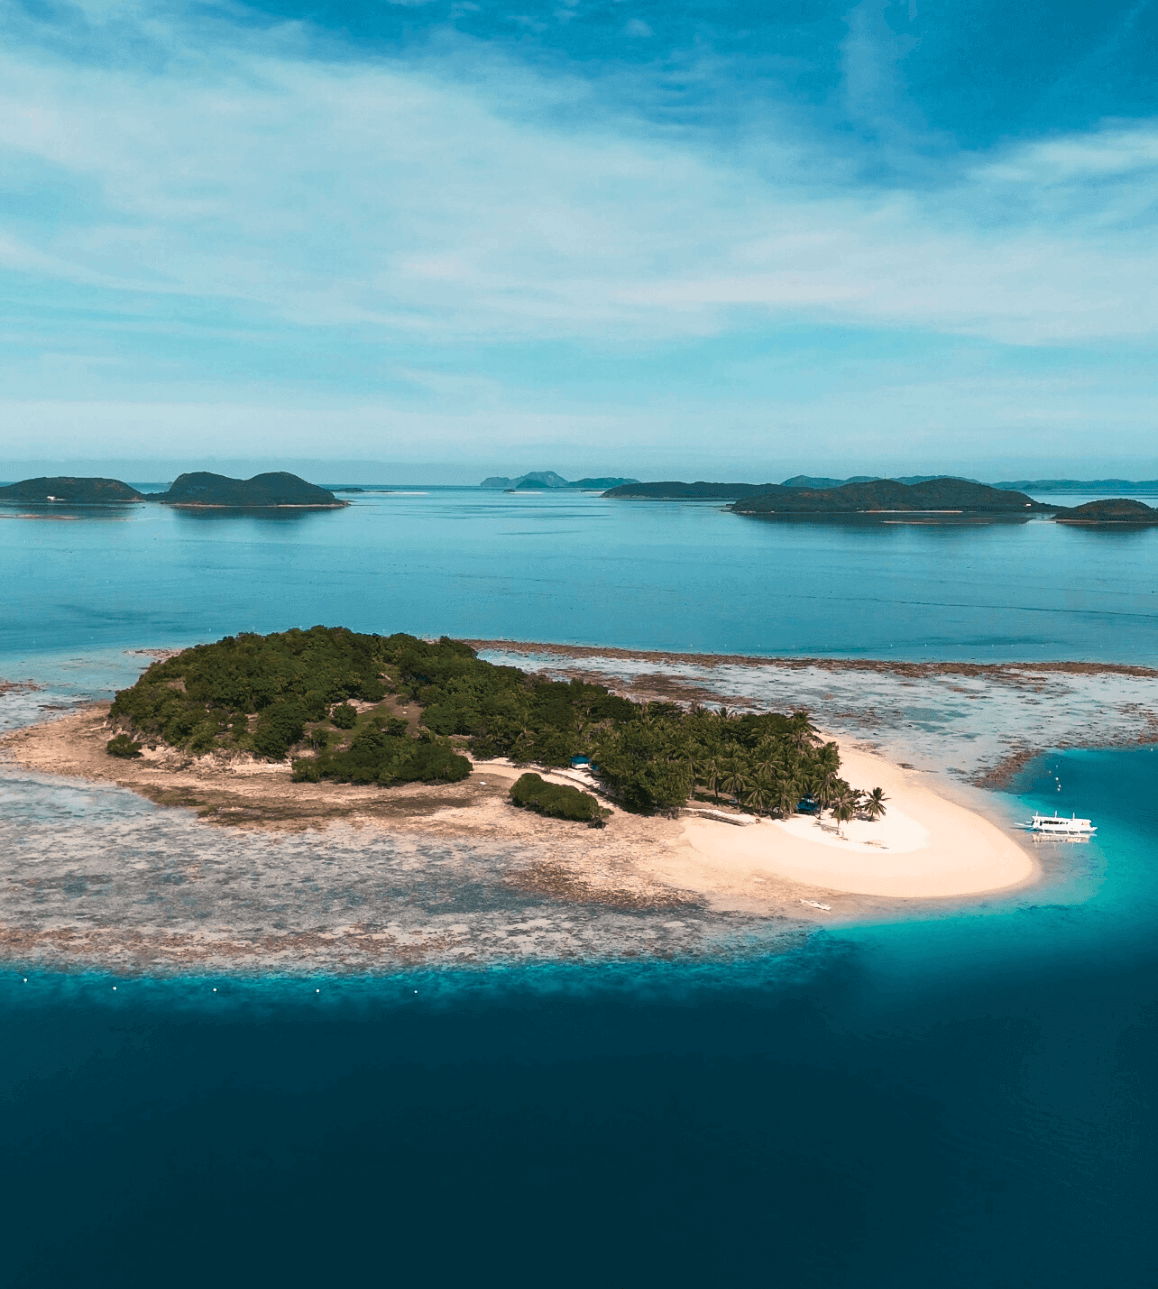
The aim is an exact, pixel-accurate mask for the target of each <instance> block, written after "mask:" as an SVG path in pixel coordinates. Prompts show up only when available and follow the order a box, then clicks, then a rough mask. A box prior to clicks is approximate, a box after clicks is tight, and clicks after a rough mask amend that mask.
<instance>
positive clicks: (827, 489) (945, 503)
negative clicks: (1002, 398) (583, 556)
mask: <svg viewBox="0 0 1158 1289" xmlns="http://www.w3.org/2000/svg"><path fill="white" fill-rule="evenodd" d="M603 495H604V496H605V497H611V498H634V499H646V500H692V501H694V500H704V501H712V500H715V501H730V502H731V503H732V504H731V505H730V506H729V507H728V509H729V510H731V511H733V512H734V513H735V514H738V515H752V516H756V517H759V518H763V519H867V520H878V521H879V520H886V521H888V520H894V521H897V520H899V521H900V522H905V521H909V522H911V521H914V520H918V519H919V520H921V521H922V522H934V523H935V522H943V521H949V522H952V521H959V520H961V519H973V520H984V519H990V520H992V519H1028V518H1030V517H1032V516H1034V515H1051V516H1053V517H1054V518H1055V519H1056V520H1058V521H1059V522H1062V523H1073V524H1098V525H1101V524H1119V525H1120V524H1133V525H1140V524H1154V523H1158V509H1155V508H1153V507H1150V506H1147V505H1146V504H1145V503H1144V502H1141V501H1135V500H1130V499H1127V498H1111V499H1108V500H1102V501H1095V502H1088V503H1086V504H1085V505H1083V506H1076V507H1067V506H1058V505H1047V504H1045V503H1044V502H1040V501H1035V500H1034V499H1033V498H1032V497H1030V496H1028V495H1027V494H1026V493H1024V492H1021V491H1019V490H1017V489H1014V488H1007V487H1003V486H1000V485H999V486H996V487H995V486H993V485H990V484H986V483H978V482H976V481H975V480H973V479H959V478H953V477H949V476H941V477H936V476H934V477H928V476H912V477H909V478H907V479H870V478H855V479H849V480H844V481H840V480H834V479H823V478H813V477H810V476H805V475H798V476H796V477H795V478H793V479H787V480H785V482H784V483H706V482H702V481H701V482H696V483H683V482H680V481H670V482H664V483H634V484H623V485H620V486H617V487H615V488H610V489H608V490H607V491H606V492H604V494H603Z"/></svg>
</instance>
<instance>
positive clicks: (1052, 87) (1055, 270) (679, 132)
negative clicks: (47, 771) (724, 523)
mask: <svg viewBox="0 0 1158 1289" xmlns="http://www.w3.org/2000/svg"><path fill="white" fill-rule="evenodd" d="M1156 31H1158V0H1129V2H1123V3H1118V2H1117V0H1104V2H1103V3H1100V4H1097V5H1093V4H1090V3H1089V2H1088V0H1081V2H1080V3H1070V2H1069V0H1055V2H1052V3H1044V0H1027V2H1026V3H1022V4H1020V5H1016V6H1013V5H1009V4H1008V3H1000V4H999V3H996V0H938V2H937V3H932V2H930V0H899V2H897V0H894V2H892V3H890V2H889V0H863V2H862V3H860V4H855V5H852V6H850V5H848V4H847V3H829V2H827V0H762V3H759V4H757V3H754V0H733V2H731V3H727V4H724V3H720V2H719V0H689V2H688V3H683V4H680V3H672V2H671V0H667V3H663V4H660V3H653V2H652V0H549V2H548V0H543V2H540V0H535V2H534V3H525V4H523V3H518V0H515V2H514V3H513V4H512V3H488V2H487V0H429V3H422V2H421V0H405V2H401V3H389V2H382V0H380V2H378V3H374V4H366V3H355V2H354V0H321V3H317V4H311V5H308V6H307V5H306V4H305V3H298V2H297V0H281V2H280V3H278V2H275V0H270V3H268V4H266V5H264V6H246V5H243V4H236V3H214V2H213V0H208V2H206V3H197V4H182V3H173V4H166V3H148V2H138V0H86V2H85V3H80V4H72V3H57V2H55V0H26V2H24V3H11V2H10V0H0V330H2V334H3V343H2V344H0V475H3V476H4V477H7V478H16V477H21V474H22V473H42V472H43V473H53V472H66V471H67V470H69V469H71V468H79V467H80V466H84V467H85V468H86V469H87V470H88V471H89V472H93V473H96V472H100V471H99V469H98V467H101V466H102V465H103V466H105V467H107V468H108V469H109V470H110V471H112V470H113V467H115V466H117V465H118V464H119V465H120V466H123V467H125V469H124V471H123V472H122V475H121V477H136V478H151V477H156V478H167V477H171V475H172V474H173V473H175V472H176V471H177V470H178V468H195V467H200V468H210V469H212V468H215V463H216V468H220V469H225V470H226V472H229V469H228V467H229V465H230V463H233V464H234V465H235V466H236V465H239V464H242V463H244V465H245V466H246V468H250V467H252V468H253V469H257V468H279V467H280V466H282V465H284V464H286V463H289V462H308V463H310V464H311V467H312V468H314V469H315V474H316V473H318V472H319V471H320V473H321V474H327V473H329V471H328V470H327V468H326V467H327V465H328V464H332V466H333V468H334V470H335V471H338V472H339V473H341V472H345V473H346V477H347V480H348V481H351V482H356V481H358V479H357V478H355V477H354V476H355V475H356V476H357V477H358V478H367V479H368V478H370V477H372V476H378V477H379V478H380V479H381V480H382V481H385V479H386V478H399V479H402V478H412V479H415V478H422V479H425V480H426V481H429V482H459V481H461V482H475V481H477V480H478V479H481V478H482V477H483V476H484V475H487V474H511V475H514V474H519V473H522V472H523V471H526V470H533V469H553V470H557V471H559V472H560V473H562V474H564V475H567V476H568V477H578V476H581V475H609V474H611V475H630V476H634V477H638V478H652V479H655V478H717V479H718V478H731V479H751V480H755V481H764V480H767V479H779V478H785V477H788V476H789V475H792V474H796V473H798V472H807V473H813V474H825V475H837V476H841V475H845V474H877V473H881V474H888V473H918V474H924V473H936V472H940V471H945V472H948V473H961V474H968V475H970V476H973V477H978V478H989V479H999V478H1000V479H1008V478H1025V477H1028V478H1033V477H1062V476H1071V477H1100V476H1106V475H1119V476H1124V477H1127V478H1154V477H1158V433H1156V430H1158V425H1156V420H1158V417H1156V413H1155V407H1156V404H1155V392H1156V390H1155V387H1156V383H1158V380H1156V371H1158V368H1156V364H1155V361H1154V346H1155V339H1156V334H1155V333H1156V332H1158V309H1156V308H1155V306H1154V303H1153V301H1154V298H1155V295H1156V294H1158V292H1156V289H1155V284H1156V281H1158V273H1156V270H1158V237H1156V236H1155V233H1156V227H1155V226H1156V224H1158V201H1156V197H1158V186H1156V180H1158V78H1156V77H1155V76H1154V71H1153V69H1154V67H1155V66H1158V40H1156ZM315 463H317V464H316V466H315ZM113 472H114V473H115V471H113Z"/></svg>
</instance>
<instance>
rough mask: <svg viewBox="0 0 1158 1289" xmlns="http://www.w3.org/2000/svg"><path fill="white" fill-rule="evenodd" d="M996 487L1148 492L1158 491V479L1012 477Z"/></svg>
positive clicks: (1038, 489)
mask: <svg viewBox="0 0 1158 1289" xmlns="http://www.w3.org/2000/svg"><path fill="white" fill-rule="evenodd" d="M993 486H994V487H995V488H1016V489H1018V490H1019V491H1021V492H1028V491H1033V492H1118V493H1121V492H1146V493H1151V492H1153V493H1158V479H1012V480H1006V481H1005V482H1004V483H995V484H994V485H993Z"/></svg>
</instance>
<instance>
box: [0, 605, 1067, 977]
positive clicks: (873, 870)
mask: <svg viewBox="0 0 1158 1289" xmlns="http://www.w3.org/2000/svg"><path fill="white" fill-rule="evenodd" d="M486 652H487V653H488V654H489V656H488V657H483V656H482V653H483V650H482V649H481V648H480V647H479V646H477V645H475V644H473V643H468V642H465V641H456V640H451V639H448V638H446V637H443V638H441V639H439V640H423V639H418V638H416V637H414V636H410V635H405V634H397V635H391V636H381V635H366V634H360V633H356V632H352V631H347V630H345V629H343V628H329V627H315V628H311V629H310V630H307V631H298V630H293V631H286V632H279V633H274V634H271V635H265V636H259V635H250V634H242V635H238V636H234V637H226V638H224V639H222V640H218V641H216V642H215V643H212V644H205V645H199V646H196V647H193V648H188V649H184V650H182V651H180V652H175V653H173V654H171V655H168V656H158V657H156V658H155V659H154V660H153V661H151V662H150V664H149V665H148V666H147V667H146V668H145V670H144V671H143V673H142V675H141V676H140V678H139V679H138V680H137V681H136V683H135V684H133V685H131V686H129V687H128V688H127V689H124V690H122V691H121V692H120V693H119V694H118V695H117V696H116V698H115V699H114V700H113V702H111V703H107V702H105V703H93V704H87V705H85V706H84V707H82V708H81V709H80V710H76V711H73V712H71V713H69V714H65V715H63V716H61V717H60V718H58V719H50V720H47V721H45V722H43V723H40V724H36V725H31V726H26V727H24V728H21V729H17V730H14V731H12V732H10V733H9V734H7V735H5V736H4V737H3V739H0V756H2V757H3V758H4V759H6V760H7V761H8V763H9V765H10V766H19V767H24V768H25V769H26V770H28V771H31V772H32V773H33V774H34V775H36V776H37V777H38V778H39V777H40V776H63V778H62V779H61V785H62V790H63V791H75V790H76V787H75V785H76V783H77V782H81V783H83V782H86V781H87V782H89V783H96V784H99V785H103V786H105V787H108V788H118V789H121V790H128V791H129V792H132V793H135V794H138V795H140V796H142V797H144V798H147V799H148V800H149V801H151V802H153V803H155V804H156V805H157V806H160V807H165V808H170V809H171V810H172V816H171V819H172V821H171V822H168V821H167V820H166V818H162V817H160V816H158V817H155V818H154V819H152V820H140V822H139V825H138V823H131V824H129V825H128V826H129V828H130V830H132V831H133V835H134V836H136V838H137V840H136V841H134V842H132V843H128V842H126V845H125V846H124V847H120V846H114V847H113V848H112V849H110V848H108V847H103V848H102V847H97V848H95V849H94V850H93V851H92V853H91V854H88V853H86V854H85V855H84V856H83V857H81V858H80V859H79V860H78V857H77V855H76V854H75V853H74V852H72V851H70V850H69V849H68V848H67V847H66V848H63V849H62V850H61V853H60V854H59V855H49V856H43V855H40V854H38V855H37V859H36V865H35V867H34V868H30V867H28V866H27V865H22V862H21V861H20V860H19V859H18V858H14V859H13V861H12V865H10V869H9V874H10V880H9V884H8V887H7V888H6V889H7V892H8V893H7V894H6V897H5V913H4V920H3V922H2V923H0V955H6V956H8V957H12V956H16V957H18V958H19V959H20V960H21V961H22V962H26V963H27V962H32V961H39V962H46V963H47V962H53V963H57V964H61V963H74V964H80V963H93V964H102V965H103V966H105V967H106V968H107V967H110V966H111V967H113V969H116V970H129V971H132V970H142V969H147V970H149V971H150V972H154V971H166V970H183V971H188V969H189V967H190V964H193V963H197V964H201V968H202V969H206V970H209V969H212V970H215V971H216V970H233V969H240V970H242V971H248V970H254V969H271V970H277V971H285V970H319V969H335V970H350V969H359V970H362V969H366V970H379V969H384V968H385V969H392V968H393V967H395V966H397V965H398V964H400V963H414V962H464V961H469V960H474V961H477V962H484V961H490V960H493V959H495V958H499V959H502V958H503V957H504V956H509V955H510V954H511V953H512V952H513V951H517V949H516V946H517V945H526V946H529V945H530V944H531V941H532V938H533V939H534V942H535V944H536V945H539V947H538V948H536V950H535V951H536V952H545V953H553V954H559V953H562V954H564V955H565V956H566V955H568V954H571V953H573V952H581V953H582V954H584V955H588V954H590V953H591V952H592V951H597V952H598V953H600V954H603V953H607V954H611V955H612V956H615V955H620V954H623V953H630V954H636V953H641V952H642V953H667V952H669V951H671V949H673V948H675V947H682V949H683V950H684V951H688V950H691V951H696V952H700V951H703V952H711V953H715V952H730V951H731V950H730V949H729V948H728V947H727V946H728V945H730V944H732V943H733V942H734V940H735V937H736V936H742V937H746V938H747V937H757V938H758V939H759V941H760V943H761V944H764V945H770V944H773V943H780V942H783V943H785V944H789V943H798V942H799V935H800V934H802V933H803V931H804V929H806V928H807V927H808V926H809V925H811V924H812V923H814V922H816V921H818V920H819V921H826V920H829V921H831V920H833V919H836V918H844V919H848V918H854V919H861V918H865V917H877V916H888V917H893V916H896V914H897V912H898V911H900V910H903V909H904V908H907V907H909V905H910V904H911V902H913V901H918V902H920V901H927V900H934V901H936V900H946V899H959V898H963V897H972V896H974V895H976V894H977V893H979V892H993V891H1003V892H1009V891H1015V890H1017V889H1018V888H1020V887H1021V886H1025V885H1027V884H1029V883H1031V882H1033V881H1034V880H1035V879H1036V877H1037V875H1038V874H1039V873H1040V871H1041V868H1040V865H1039V864H1038V863H1037V862H1036V861H1035V860H1034V858H1033V857H1032V856H1031V855H1030V854H1029V853H1027V852H1026V850H1025V849H1023V847H1022V846H1020V845H1019V844H1018V843H1017V841H1016V840H1015V839H1014V837H1013V836H1011V835H1010V834H1009V832H1008V830H1007V829H1006V828H1005V827H1003V826H1002V825H1001V822H1000V821H999V820H997V821H995V820H993V819H990V818H989V817H988V816H987V814H986V813H985V811H984V810H979V809H978V808H977V806H976V804H975V803H972V802H970V801H963V800H961V799H956V798H954V796H953V794H952V793H946V792H945V791H944V789H943V785H941V784H940V783H939V782H937V781H936V780H934V779H932V778H930V776H928V775H927V774H925V773H923V772H922V771H920V770H919V769H917V768H915V767H913V766H907V765H903V764H899V763H898V762H897V761H896V760H889V759H888V758H886V757H884V756H882V755H881V754H880V753H879V751H877V750H874V749H873V748H871V747H869V746H866V745H865V744H864V743H863V742H862V741H860V740H858V739H857V738H856V737H849V736H848V735H847V733H836V732H832V731H831V730H825V729H824V728H823V727H822V726H821V725H820V724H819V723H817V722H815V721H814V720H813V718H812V717H811V716H810V715H809V714H808V713H807V711H806V710H805V709H804V707H803V706H801V705H799V704H795V705H794V704H793V701H792V693H793V691H794V690H799V689H800V687H801V686H800V682H799V681H797V680H796V679H794V677H797V676H799V675H801V674H802V673H799V672H797V671H791V670H788V671H784V672H783V677H784V680H785V682H786V683H785V685H784V686H783V689H782V691H781V692H782V694H783V696H784V699H785V701H784V702H783V704H782V705H780V710H769V707H768V705H767V703H762V702H759V701H758V700H757V701H753V700H751V699H745V700H743V701H742V702H741V703H740V704H739V705H737V706H732V705H729V703H728V702H719V700H718V699H717V700H716V703H715V704H712V703H708V702H706V701H703V700H704V699H707V698H709V697H711V692H710V687H709V688H708V689H704V688H702V687H701V688H699V689H698V690H697V688H696V687H695V685H694V684H693V683H691V678H692V676H693V675H699V676H701V677H702V676H704V675H707V674H709V670H710V669H706V668H705V664H704V663H703V662H702V661H701V662H697V663H696V664H695V667H694V668H693V670H692V671H691V672H688V678H687V679H686V680H680V679H678V669H679V668H680V667H682V666H683V665H684V664H682V663H680V662H678V661H677V660H673V663H672V665H673V666H674V667H675V668H676V669H677V670H676V671H673V673H672V681H671V683H670V684H669V685H668V686H667V692H664V686H663V685H662V683H661V682H662V677H661V676H660V675H659V674H658V672H657V671H656V669H657V668H660V667H662V666H663V664H662V663H660V662H659V661H658V660H657V659H653V660H651V662H650V664H649V666H650V669H651V674H646V675H645V674H644V673H643V672H641V671H640V669H639V668H638V666H634V667H633V666H631V665H628V667H627V673H626V674H627V678H626V679H624V678H620V679H615V680H613V679H612V677H611V676H610V675H608V676H606V677H602V678H601V676H600V675H599V674H598V671H597V670H596V669H597V668H598V667H600V666H604V665H607V666H611V667H619V666H622V665H623V664H621V663H618V662H616V661H615V658H614V656H613V655H614V654H615V651H609V652H608V653H607V654H606V656H602V657H596V656H594V654H587V655H583V656H574V657H571V656H569V657H568V659H567V660H566V661H564V660H563V659H562V657H561V656H559V657H552V654H551V651H550V649H549V648H546V647H543V646H534V647H527V648H526V649H525V650H524V652H523V653H522V654H521V655H518V654H513V653H512V652H511V651H510V650H509V649H508V650H507V652H506V653H503V651H502V650H501V649H496V648H495V647H494V646H488V648H487V650H486ZM579 652H580V653H581V651H579ZM571 653H572V654H574V653H576V651H574V650H572V651H571ZM764 661H765V662H767V660H764ZM726 662H727V665H726V666H723V668H722V670H719V671H718V676H717V679H716V680H714V681H713V682H711V683H712V684H714V685H720V684H732V683H735V681H736V680H737V679H742V676H743V674H744V672H745V669H746V668H747V667H748V666H749V664H750V663H751V662H752V660H740V665H739V667H737V665H736V661H735V660H726ZM528 664H530V665H528ZM853 680H854V683H855V688H856V689H857V691H858V692H861V691H863V690H864V685H863V679H862V678H857V677H853ZM821 683H822V684H823V686H824V687H825V692H826V693H827V691H828V689H829V688H831V687H832V685H833V684H834V683H836V682H835V681H834V679H833V677H832V676H831V674H829V675H826V676H825V677H824V679H823V681H822V682H821ZM904 683H905V684H911V683H912V682H911V681H908V680H906V681H905V682H904ZM657 686H658V687H659V688H658V692H657ZM844 701H847V700H844ZM966 706H968V705H966ZM1031 710H1035V711H1036V710H1037V709H1031ZM1052 710H1053V709H1052V708H1051V711H1052ZM17 772H19V771H17ZM110 804H111V805H112V806H113V808H114V809H116V808H117V807H116V805H115V801H112V802H110ZM120 809H124V807H123V806H122V807H120ZM133 817H134V816H133V815H132V814H130V815H129V816H127V818H133ZM212 828H225V829H229V830H231V831H233V832H234V834H235V835H234V837H231V838H222V839H221V840H220V842H215V841H213V840H211V839H210V838H208V837H204V836H199V834H201V833H202V831H203V830H205V829H212ZM247 836H248V837H249V838H250V839H251V840H245V838H246V837H247ZM78 863H79V864H80V868H78ZM82 879H83V880H82ZM82 889H83V891H85V892H88V893H85V894H81V895H79V896H75V895H73V894H68V892H77V891H81V890H82ZM98 895H99V899H97V896H98ZM914 907H918V908H919V907H920V905H919V904H918V905H916V906H914ZM518 910H525V912H523V913H521V914H520V913H519V912H518ZM512 918H513V919H514V922H513V923H512ZM516 923H517V924H518V926H516V925H515V924H516ZM520 927H521V928H523V929H519V928H520ZM540 933H541V934H540ZM794 936H795V937H797V938H796V939H795V940H794V939H793V938H792V937H794ZM592 937H595V938H594V939H593V938H592ZM540 940H541V945H540ZM695 945H700V946H702V948H701V949H694V948H693V946H695ZM597 946H598V948H597ZM464 955H465V956H464Z"/></svg>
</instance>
